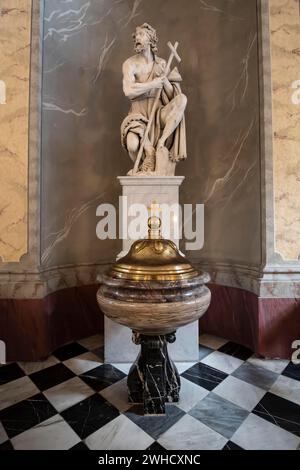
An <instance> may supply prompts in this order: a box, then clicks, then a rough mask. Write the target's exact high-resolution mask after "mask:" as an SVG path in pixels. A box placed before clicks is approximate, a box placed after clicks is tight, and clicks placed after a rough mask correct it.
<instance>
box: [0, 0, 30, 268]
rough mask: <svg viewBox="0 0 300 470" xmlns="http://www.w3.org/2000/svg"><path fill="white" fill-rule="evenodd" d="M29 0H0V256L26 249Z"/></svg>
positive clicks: (15, 255)
mask: <svg viewBox="0 0 300 470" xmlns="http://www.w3.org/2000/svg"><path fill="white" fill-rule="evenodd" d="M30 37H31V0H1V4H0V49H1V63H0V80H1V81H2V82H4V84H5V85H3V84H2V89H4V88H5V89H6V98H5V96H4V93H2V95H3V96H2V99H1V100H0V102H1V104H0V188H1V191H0V260H1V258H2V261H4V262H11V261H19V260H20V258H21V256H22V255H23V254H24V253H26V252H27V190H28V174H27V173H28V114H29V75H30Z"/></svg>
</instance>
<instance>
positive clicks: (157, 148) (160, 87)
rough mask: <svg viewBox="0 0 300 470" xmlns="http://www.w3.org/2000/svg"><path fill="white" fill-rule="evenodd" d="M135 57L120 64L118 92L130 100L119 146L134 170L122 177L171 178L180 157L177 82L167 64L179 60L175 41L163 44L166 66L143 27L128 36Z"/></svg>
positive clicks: (182, 141)
mask: <svg viewBox="0 0 300 470" xmlns="http://www.w3.org/2000/svg"><path fill="white" fill-rule="evenodd" d="M133 39H134V49H135V52H136V54H135V55H133V56H132V57H130V58H129V59H127V60H126V61H125V62H124V64H123V91H124V94H125V96H126V97H128V98H129V99H130V101H131V107H130V110H129V113H128V115H127V116H126V117H125V119H124V120H123V122H122V125H121V139H122V145H123V147H124V148H125V149H126V150H127V152H128V154H129V156H130V158H131V160H132V161H133V162H134V167H133V169H132V170H130V171H129V173H128V175H131V176H132V175H149V176H150V175H154V176H174V174H175V167H176V163H177V162H179V161H180V160H184V159H186V156H187V154H186V131H185V118H184V111H185V108H186V104H187V98H186V96H185V95H184V94H183V93H182V92H181V88H180V82H181V81H182V78H181V76H180V74H179V72H178V69H177V67H174V68H172V60H173V59H176V60H177V61H178V62H180V61H181V59H180V57H179V55H178V53H177V51H176V49H177V46H178V43H175V45H172V44H171V43H170V42H169V43H168V46H169V49H170V57H169V60H168V62H166V61H165V60H164V59H162V58H160V57H158V56H157V55H156V53H157V41H158V40H157V35H156V31H155V29H154V28H152V26H150V25H149V24H147V23H144V24H142V25H141V26H138V27H137V28H136V30H135V33H134V34H133Z"/></svg>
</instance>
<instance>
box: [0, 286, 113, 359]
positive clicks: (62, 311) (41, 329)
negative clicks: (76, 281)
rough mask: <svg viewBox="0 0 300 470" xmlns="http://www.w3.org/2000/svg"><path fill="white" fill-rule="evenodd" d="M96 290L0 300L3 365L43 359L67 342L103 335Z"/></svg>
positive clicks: (67, 290)
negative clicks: (4, 362) (4, 359)
mask: <svg viewBox="0 0 300 470" xmlns="http://www.w3.org/2000/svg"><path fill="white" fill-rule="evenodd" d="M97 288H98V287H97V286H96V285H92V286H80V287H74V288H69V289H63V290H59V291H57V292H55V293H52V294H49V295H48V296H46V297H45V298H44V299H8V300H3V299H0V339H1V340H3V341H4V342H5V344H6V356H7V357H6V360H7V362H9V361H36V360H40V359H44V358H46V357H47V356H49V354H51V353H52V352H53V351H54V350H55V349H56V348H58V347H59V346H61V345H63V344H65V343H67V342H69V341H73V340H76V339H80V338H84V337H87V336H89V335H93V334H96V333H100V332H103V328H104V327H103V323H104V322H103V315H102V313H101V312H100V311H99V308H98V305H97V302H96V291H97Z"/></svg>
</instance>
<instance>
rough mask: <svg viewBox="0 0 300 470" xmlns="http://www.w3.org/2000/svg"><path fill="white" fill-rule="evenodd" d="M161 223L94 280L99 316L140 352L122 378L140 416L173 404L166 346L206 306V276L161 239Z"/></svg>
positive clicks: (174, 385) (175, 389)
mask: <svg viewBox="0 0 300 470" xmlns="http://www.w3.org/2000/svg"><path fill="white" fill-rule="evenodd" d="M160 224H161V221H160V219H159V217H157V216H152V217H149V220H148V226H149V231H148V238H147V239H142V240H137V241H135V242H134V243H133V245H132V246H131V248H130V250H129V253H128V254H127V255H126V256H124V257H123V258H121V259H119V260H118V261H117V262H116V263H115V264H114V265H113V266H112V267H111V268H110V269H109V270H108V271H107V272H106V273H105V274H104V275H102V276H100V277H99V280H100V289H99V291H98V293H97V300H98V304H99V306H100V308H101V310H102V311H103V312H104V314H105V315H106V316H108V317H109V318H110V319H112V320H114V321H115V322H117V323H119V324H121V325H124V326H127V327H129V328H131V329H132V331H133V341H134V342H135V343H136V344H140V345H141V351H140V353H139V355H138V357H137V359H136V361H135V362H134V364H133V365H132V367H131V369H130V371H129V374H128V380H127V384H128V392H129V394H128V396H129V401H130V402H132V403H143V406H144V413H145V414H164V412H165V403H166V402H177V401H178V399H179V390H180V378H179V374H178V371H177V369H176V366H175V364H174V363H173V361H172V360H171V359H170V358H169V355H168V350H167V343H173V342H174V341H175V340H176V336H175V333H176V330H177V328H179V327H182V326H184V325H187V324H189V323H191V322H194V321H195V320H198V319H199V318H200V317H201V316H202V315H204V313H205V312H206V310H207V308H208V306H209V303H210V291H209V289H208V288H207V287H206V286H205V283H207V282H208V281H209V275H208V274H207V273H204V272H201V271H198V270H196V269H195V268H194V267H193V266H192V265H191V264H190V263H189V261H188V260H187V259H186V258H185V256H183V255H182V254H180V253H179V250H178V249H177V247H176V245H175V243H173V242H172V241H171V240H165V239H163V238H161V234H160Z"/></svg>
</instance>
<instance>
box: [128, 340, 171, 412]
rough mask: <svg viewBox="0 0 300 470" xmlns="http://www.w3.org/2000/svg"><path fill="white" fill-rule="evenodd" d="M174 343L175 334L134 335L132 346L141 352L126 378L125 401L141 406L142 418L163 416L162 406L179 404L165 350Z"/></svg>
mask: <svg viewBox="0 0 300 470" xmlns="http://www.w3.org/2000/svg"><path fill="white" fill-rule="evenodd" d="M175 340H176V337H175V333H171V334H167V335H161V336H148V335H142V334H139V333H135V332H133V342H134V343H135V344H140V345H141V351H140V353H139V355H138V357H137V359H136V361H135V362H134V363H133V365H132V366H131V369H130V371H129V374H128V379H127V385H128V398H129V401H130V402H131V403H142V404H143V407H144V414H145V415H161V414H165V403H166V402H177V401H178V400H179V390H180V377H179V374H178V371H177V368H176V366H175V364H174V363H173V361H172V360H171V359H170V357H169V354H168V347H167V343H173V342H174V341H175Z"/></svg>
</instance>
